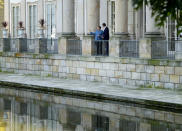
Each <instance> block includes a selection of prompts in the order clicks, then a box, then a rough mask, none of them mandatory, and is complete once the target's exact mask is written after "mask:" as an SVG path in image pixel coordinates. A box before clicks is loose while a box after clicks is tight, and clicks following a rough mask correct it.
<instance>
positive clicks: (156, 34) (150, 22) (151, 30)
mask: <svg viewBox="0 0 182 131" xmlns="http://www.w3.org/2000/svg"><path fill="white" fill-rule="evenodd" d="M163 34H164V28H159V27H157V26H156V22H155V18H154V17H152V11H151V9H150V7H149V6H146V32H145V35H146V37H151V38H161V37H162V35H163Z"/></svg>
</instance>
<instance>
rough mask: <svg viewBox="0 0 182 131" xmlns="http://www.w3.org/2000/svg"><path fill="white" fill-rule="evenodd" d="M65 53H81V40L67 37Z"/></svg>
mask: <svg viewBox="0 0 182 131" xmlns="http://www.w3.org/2000/svg"><path fill="white" fill-rule="evenodd" d="M67 55H82V41H81V40H76V39H68V41H67Z"/></svg>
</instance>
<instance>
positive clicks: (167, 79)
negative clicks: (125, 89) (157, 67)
mask: <svg viewBox="0 0 182 131" xmlns="http://www.w3.org/2000/svg"><path fill="white" fill-rule="evenodd" d="M160 81H161V82H169V75H164V74H160Z"/></svg>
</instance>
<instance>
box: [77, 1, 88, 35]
mask: <svg viewBox="0 0 182 131" xmlns="http://www.w3.org/2000/svg"><path fill="white" fill-rule="evenodd" d="M76 2H77V3H76V5H75V7H76V13H75V14H76V33H77V36H83V35H84V34H85V11H84V7H85V4H84V3H85V2H86V1H85V0H76Z"/></svg>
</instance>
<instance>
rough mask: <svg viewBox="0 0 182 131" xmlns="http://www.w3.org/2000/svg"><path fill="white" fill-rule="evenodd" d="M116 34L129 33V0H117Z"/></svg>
mask: <svg viewBox="0 0 182 131" xmlns="http://www.w3.org/2000/svg"><path fill="white" fill-rule="evenodd" d="M115 35H121V37H122V36H124V37H126V36H127V35H128V0H116V3H115Z"/></svg>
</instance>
